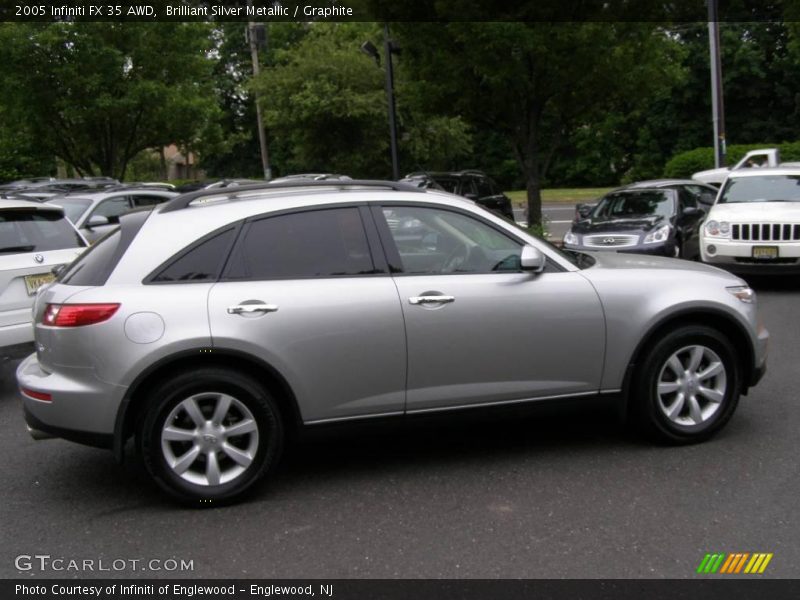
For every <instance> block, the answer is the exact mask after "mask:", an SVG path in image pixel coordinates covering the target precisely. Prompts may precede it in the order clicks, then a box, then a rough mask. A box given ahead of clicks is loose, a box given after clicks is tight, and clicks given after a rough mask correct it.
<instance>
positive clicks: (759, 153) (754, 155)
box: [692, 148, 800, 186]
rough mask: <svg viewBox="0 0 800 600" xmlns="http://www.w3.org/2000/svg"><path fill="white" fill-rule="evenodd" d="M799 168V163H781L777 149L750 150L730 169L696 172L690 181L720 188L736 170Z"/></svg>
mask: <svg viewBox="0 0 800 600" xmlns="http://www.w3.org/2000/svg"><path fill="white" fill-rule="evenodd" d="M779 166H780V167H800V163H796V162H794V163H781V155H780V151H779V150H778V149H777V148H761V149H759V150H750V152H748V153H747V154H745V155H744V158H742V160H740V161H739V162H737V163H736V164H735V165H733V166H732V167H720V168H719V169H708V170H707V171H698V172H697V173H695V174H694V175H692V179H694V180H696V181H702V182H703V183H710V184H711V185H716V186H720V185H722V182H723V181H725V178H726V177H727V176H728V175H729V174H730V173H731V171H736V170H737V169H751V168H759V167H779Z"/></svg>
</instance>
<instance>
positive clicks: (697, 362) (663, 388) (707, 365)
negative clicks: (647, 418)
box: [656, 345, 727, 427]
mask: <svg viewBox="0 0 800 600" xmlns="http://www.w3.org/2000/svg"><path fill="white" fill-rule="evenodd" d="M726 375H727V374H726V371H725V364H724V363H723V362H722V359H721V358H720V357H719V355H718V354H717V353H716V352H714V351H713V350H712V349H711V348H708V347H707V346H701V345H693V346H686V347H684V348H681V349H680V350H678V351H677V352H674V353H673V354H672V355H671V356H670V357H669V358H668V359H667V360H666V362H665V363H664V366H663V367H662V368H661V372H660V373H659V376H658V381H657V383H656V394H657V396H658V407H659V408H660V409H661V412H663V413H664V415H665V416H666V417H667V419H669V420H670V421H671V422H672V423H675V424H676V425H681V426H683V427H696V426H698V425H703V424H704V423H706V422H707V421H708V420H709V419H711V418H712V417H713V416H714V415H715V414H716V413H717V411H719V409H720V406H722V401H723V400H724V399H725V392H726V389H727V387H726V386H727V377H726Z"/></svg>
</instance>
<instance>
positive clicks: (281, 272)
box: [17, 181, 768, 503]
mask: <svg viewBox="0 0 800 600" xmlns="http://www.w3.org/2000/svg"><path fill="white" fill-rule="evenodd" d="M33 310H34V327H35V336H36V354H34V355H32V356H30V357H28V358H27V359H25V361H24V362H22V363H21V364H20V366H19V368H18V371H17V378H18V382H19V388H20V392H21V394H22V399H23V405H24V410H25V418H26V420H27V423H28V426H29V428H30V430H31V433H32V434H33V435H34V437H36V438H42V437H48V436H59V437H62V438H66V439H69V440H74V441H77V442H82V443H87V444H92V445H96V446H101V447H107V448H112V449H113V450H114V451H115V452H116V453H117V455H118V456H120V457H121V456H122V453H123V448H124V445H125V443H126V441H127V440H128V439H129V438H131V437H134V438H135V440H136V445H137V448H138V450H139V452H140V453H141V455H142V457H143V460H144V463H145V465H146V467H147V470H148V472H149V473H150V474H151V475H152V477H153V479H154V480H155V481H156V482H157V483H158V484H159V485H160V486H161V487H162V488H164V489H165V490H166V491H167V492H169V493H171V494H172V495H174V496H176V497H178V498H179V499H183V500H187V501H190V502H198V503H199V502H200V501H202V500H205V501H207V500H213V501H215V502H216V503H219V502H220V501H229V500H232V499H234V498H236V497H239V496H240V495H241V494H242V493H243V492H245V491H246V490H247V489H248V488H251V487H252V486H253V484H254V483H255V482H256V481H257V480H259V478H261V477H262V476H264V475H265V474H267V473H268V472H269V471H270V469H272V468H273V467H274V466H275V464H276V462H277V461H278V458H279V456H280V454H281V448H282V446H283V444H284V439H285V438H286V436H287V433H288V432H289V431H290V430H291V429H293V428H305V427H312V426H314V425H317V424H322V423H329V422H335V421H343V420H352V419H365V418H373V417H400V418H402V417H404V416H405V415H413V414H418V413H433V412H437V411H451V410H454V409H469V408H473V407H478V406H480V407H489V406H502V405H508V404H517V403H537V402H544V401H556V402H560V401H563V400H564V399H568V398H569V399H575V398H582V399H585V400H587V401H588V402H592V403H597V402H599V401H601V400H603V399H609V398H613V399H616V400H618V401H619V402H620V403H623V405H624V406H625V407H626V409H627V410H628V414H629V415H630V416H631V418H633V419H635V420H636V421H637V422H638V424H639V425H640V426H641V427H642V428H643V429H644V430H646V431H647V432H648V433H650V434H651V435H652V436H654V437H656V438H659V439H661V440H666V441H669V442H673V443H688V442H697V441H701V440H704V439H706V438H708V437H710V436H711V435H712V434H714V433H715V432H717V431H719V430H720V429H721V428H722V427H723V426H724V425H725V423H726V422H727V421H728V420H729V419H730V418H731V415H732V414H733V412H734V410H735V408H736V404H737V401H738V399H739V396H740V394H744V393H746V392H747V390H748V388H749V387H751V386H753V385H755V383H756V382H757V381H758V380H759V378H760V377H761V376H762V374H763V373H764V370H765V359H766V346H767V337H768V334H767V332H766V330H765V329H764V328H763V327H761V326H760V325H759V324H758V321H757V316H756V304H755V295H754V293H753V291H752V290H751V289H750V288H749V287H748V286H747V285H746V284H745V283H744V282H743V281H742V280H741V279H739V278H737V277H735V276H733V275H731V274H729V273H727V272H724V271H721V270H718V269H716V268H713V267H709V266H705V265H701V264H695V263H688V262H685V261H679V260H673V259H668V258H656V257H642V256H630V255H622V254H613V253H604V254H602V255H591V254H586V253H564V252H561V251H560V250H558V249H556V248H554V247H551V246H549V245H548V244H546V243H545V242H542V241H541V240H539V239H537V238H534V237H530V236H529V235H527V234H526V233H524V232H523V231H521V230H520V229H518V228H517V227H516V226H514V225H513V224H511V223H510V222H507V221H505V220H503V219H502V218H500V217H497V216H495V215H493V214H491V213H489V212H487V211H485V210H484V209H482V208H481V207H479V206H477V205H476V204H474V203H473V202H471V201H469V200H465V199H462V198H458V197H456V196H452V195H450V194H447V193H444V192H439V191H434V190H421V189H419V188H417V187H413V186H408V185H404V184H402V183H394V182H376V181H321V182H294V183H292V182H289V183H283V184H273V185H269V184H261V185H252V186H239V187H237V188H229V189H221V190H208V191H201V192H194V193H189V194H185V195H183V196H180V197H178V198H175V199H173V200H171V201H170V202H169V203H167V204H164V205H161V206H159V207H157V208H156V209H154V210H153V211H152V212H147V213H134V214H130V215H128V216H126V217H123V218H122V219H121V222H120V226H119V228H118V229H116V230H115V231H114V232H112V233H110V234H108V235H107V236H106V237H105V238H103V239H102V240H101V241H100V242H98V243H97V244H95V245H94V246H93V247H92V248H91V249H90V250H89V251H88V252H86V253H85V254H83V255H82V256H81V257H79V258H78V259H77V260H76V261H75V262H74V263H72V264H71V265H69V266H68V267H66V268H65V269H64V270H63V271H62V272H61V273H60V274H59V275H58V278H57V280H56V281H55V282H54V283H52V284H49V285H48V286H46V287H44V288H42V289H41V290H40V291H39V293H38V295H37V297H36V301H35V305H34V309H33Z"/></svg>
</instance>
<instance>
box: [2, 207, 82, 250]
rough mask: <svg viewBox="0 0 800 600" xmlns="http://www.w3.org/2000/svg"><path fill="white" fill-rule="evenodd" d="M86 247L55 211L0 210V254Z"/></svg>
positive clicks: (62, 217)
mask: <svg viewBox="0 0 800 600" xmlns="http://www.w3.org/2000/svg"><path fill="white" fill-rule="evenodd" d="M85 245H86V244H85V243H84V242H83V240H82V239H81V237H80V235H78V233H77V232H76V231H75V230H74V229H73V228H72V226H71V225H70V224H69V222H68V221H67V220H66V219H65V218H64V215H62V214H61V213H59V212H56V211H55V210H47V211H44V210H35V209H34V210H30V209H19V210H16V209H15V210H3V211H0V254H19V253H23V252H44V251H46V250H62V249H64V248H80V247H83V246H85Z"/></svg>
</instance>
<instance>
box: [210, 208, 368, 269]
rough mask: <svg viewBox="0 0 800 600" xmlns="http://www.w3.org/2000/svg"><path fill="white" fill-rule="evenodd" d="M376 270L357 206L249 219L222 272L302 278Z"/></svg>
mask: <svg viewBox="0 0 800 600" xmlns="http://www.w3.org/2000/svg"><path fill="white" fill-rule="evenodd" d="M376 272H377V271H376V269H375V265H374V263H373V261H372V255H371V253H370V250H369V244H368V242H367V236H366V233H365V232H364V224H363V222H362V221H361V215H360V213H359V211H358V209H357V208H330V209H322V210H310V211H303V212H298V213H291V214H286V215H279V216H274V217H267V218H262V219H259V220H257V221H252V222H250V223H249V224H247V225H246V226H245V229H244V231H243V232H242V235H241V236H240V239H239V241H238V242H237V243H236V247H235V248H234V250H233V253H232V255H231V258H230V261H229V264H228V266H227V267H226V269H225V273H224V274H223V278H224V279H228V280H247V279H256V280H265V279H305V278H310V277H348V276H349V277H352V276H358V275H370V274H373V273H376Z"/></svg>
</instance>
